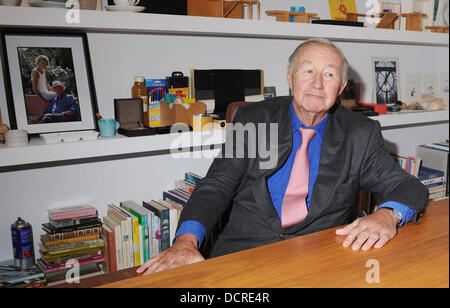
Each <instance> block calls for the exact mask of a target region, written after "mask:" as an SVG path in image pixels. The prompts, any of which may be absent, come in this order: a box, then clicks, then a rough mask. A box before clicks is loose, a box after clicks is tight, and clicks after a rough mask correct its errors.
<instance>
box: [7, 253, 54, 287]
mask: <svg viewBox="0 0 450 308" xmlns="http://www.w3.org/2000/svg"><path fill="white" fill-rule="evenodd" d="M45 285H46V280H45V276H44V273H43V272H42V270H41V269H40V268H38V267H37V266H36V265H34V266H33V267H32V268H28V269H24V270H21V269H20V268H17V267H16V266H15V265H14V260H12V259H11V260H6V261H0V288H39V287H42V286H45Z"/></svg>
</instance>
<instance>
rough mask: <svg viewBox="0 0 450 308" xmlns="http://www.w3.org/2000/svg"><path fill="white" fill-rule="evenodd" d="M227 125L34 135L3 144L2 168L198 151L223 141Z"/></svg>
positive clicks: (0, 151) (0, 165)
mask: <svg viewBox="0 0 450 308" xmlns="http://www.w3.org/2000/svg"><path fill="white" fill-rule="evenodd" d="M224 132H225V130H224V129H219V130H211V131H203V132H184V133H179V134H164V135H152V136H140V137H126V136H122V135H120V134H117V135H116V136H115V137H99V138H98V139H97V140H91V141H77V142H60V143H56V144H45V143H44V142H43V141H42V140H41V139H40V138H32V139H31V140H30V143H29V144H28V145H26V146H20V147H7V146H6V145H5V144H0V155H1V158H2V159H1V160H0V170H1V169H2V168H4V167H11V166H15V167H18V166H25V165H30V164H38V165H39V164H41V165H42V166H45V165H46V163H50V162H51V163H55V162H64V161H72V160H78V161H80V162H82V161H83V160H86V159H93V160H95V159H97V160H101V159H104V158H108V157H114V156H116V157H121V158H126V157H131V156H133V155H139V154H141V155H147V156H151V155H160V154H163V155H169V154H174V155H175V156H176V155H181V151H186V150H188V151H189V149H191V148H196V150H197V151H202V150H209V149H210V146H214V145H220V144H222V143H223V142H224V138H225V134H224Z"/></svg>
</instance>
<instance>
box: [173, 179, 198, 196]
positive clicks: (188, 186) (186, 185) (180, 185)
mask: <svg viewBox="0 0 450 308" xmlns="http://www.w3.org/2000/svg"><path fill="white" fill-rule="evenodd" d="M175 188H177V189H180V190H182V191H185V192H187V193H188V194H192V193H193V192H194V189H195V185H194V184H192V183H191V182H188V181H186V180H178V181H176V182H175Z"/></svg>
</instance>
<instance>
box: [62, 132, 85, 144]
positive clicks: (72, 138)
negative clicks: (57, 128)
mask: <svg viewBox="0 0 450 308" xmlns="http://www.w3.org/2000/svg"><path fill="white" fill-rule="evenodd" d="M59 135H60V136H61V138H62V141H64V142H76V141H80V135H79V134H78V133H77V132H67V133H59Z"/></svg>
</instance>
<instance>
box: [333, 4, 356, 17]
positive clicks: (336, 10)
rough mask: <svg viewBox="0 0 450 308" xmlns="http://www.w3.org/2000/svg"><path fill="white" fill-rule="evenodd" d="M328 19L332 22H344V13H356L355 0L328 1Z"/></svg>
mask: <svg viewBox="0 0 450 308" xmlns="http://www.w3.org/2000/svg"><path fill="white" fill-rule="evenodd" d="M328 5H329V7H330V18H331V19H333V20H345V19H346V18H347V15H346V14H345V13H356V3H355V0H328Z"/></svg>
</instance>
